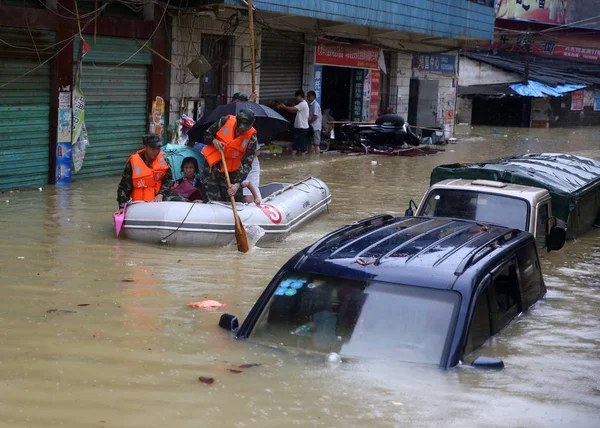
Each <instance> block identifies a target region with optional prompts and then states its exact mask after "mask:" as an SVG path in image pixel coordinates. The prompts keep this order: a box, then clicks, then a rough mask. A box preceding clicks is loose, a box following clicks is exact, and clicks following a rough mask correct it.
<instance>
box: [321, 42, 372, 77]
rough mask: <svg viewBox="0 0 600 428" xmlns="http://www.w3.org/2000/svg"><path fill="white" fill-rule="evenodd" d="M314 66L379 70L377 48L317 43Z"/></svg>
mask: <svg viewBox="0 0 600 428" xmlns="http://www.w3.org/2000/svg"><path fill="white" fill-rule="evenodd" d="M315 64H322V65H333V66H337V67H351V68H367V69H371V70H379V48H375V47H372V46H357V45H343V44H339V43H329V42H325V43H319V44H317V47H316V49H315Z"/></svg>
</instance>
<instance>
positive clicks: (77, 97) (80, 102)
mask: <svg viewBox="0 0 600 428" xmlns="http://www.w3.org/2000/svg"><path fill="white" fill-rule="evenodd" d="M89 50H90V46H89V45H88V44H87V43H86V42H85V40H83V39H81V45H80V46H79V54H78V56H77V71H76V73H75V88H74V92H73V125H72V133H71V141H72V143H73V154H72V158H73V160H74V164H73V169H74V172H77V171H79V170H80V169H81V167H82V166H83V158H84V156H85V148H86V146H87V145H88V144H89V141H88V136H87V130H86V128H85V123H84V119H85V97H84V95H83V92H82V90H81V69H82V63H83V57H84V56H85V54H86V53H87V52H88V51H89Z"/></svg>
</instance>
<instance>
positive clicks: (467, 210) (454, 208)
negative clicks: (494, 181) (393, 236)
mask: <svg viewBox="0 0 600 428" xmlns="http://www.w3.org/2000/svg"><path fill="white" fill-rule="evenodd" d="M419 215H423V216H429V217H452V218H460V219H465V220H475V221H479V222H483V223H492V224H497V225H500V226H506V227H511V228H515V229H520V230H527V227H528V225H527V223H528V222H527V219H528V217H529V206H528V203H527V202H526V201H524V200H523V199H517V198H513V197H510V196H503V195H494V194H491V193H481V192H473V191H470V190H457V189H452V190H450V189H434V190H432V191H431V192H430V193H429V196H428V198H427V200H426V201H425V204H424V208H423V211H422V212H420V213H419Z"/></svg>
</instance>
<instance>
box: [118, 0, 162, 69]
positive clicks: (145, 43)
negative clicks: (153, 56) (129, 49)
mask: <svg viewBox="0 0 600 428" xmlns="http://www.w3.org/2000/svg"><path fill="white" fill-rule="evenodd" d="M170 2H171V0H168V1H167V6H166V7H165V8H164V10H163V13H162V15H161V16H160V20H159V21H158V24H157V25H156V28H155V29H154V31H153V32H152V34H150V37H149V38H148V40H146V41H145V42H144V44H143V45H142V46H140V48H139V49H138V50H137V51H135V52H134V53H132V54H131V55H130V56H129V57H128V58H127V59H125V60H124V61H121V62H120V63H119V64H117V65H115V66H114V67H111V68H109V69H108V70H106V71H107V72H109V71H112V70H114V69H116V68H119V67H120V66H122V65H123V64H125V63H126V62H128V61H129V60H130V59H131V58H133V57H134V56H136V55H137V54H138V53H139V52H140V51H141V50H142V49H144V48H145V47H146V45H147V44H148V42H149V41H150V40H152V38H153V37H154V34H156V31H157V30H158V29H159V27H160V24H162V21H163V19H164V17H165V14H166V13H167V8H168V7H169V3H170Z"/></svg>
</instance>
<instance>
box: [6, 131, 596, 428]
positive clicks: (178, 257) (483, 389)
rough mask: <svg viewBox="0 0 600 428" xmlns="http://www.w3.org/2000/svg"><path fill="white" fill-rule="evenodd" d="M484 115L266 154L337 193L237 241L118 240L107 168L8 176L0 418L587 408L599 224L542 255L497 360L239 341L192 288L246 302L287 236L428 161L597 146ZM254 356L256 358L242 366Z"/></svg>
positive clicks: (40, 422) (455, 414) (442, 416)
mask: <svg viewBox="0 0 600 428" xmlns="http://www.w3.org/2000/svg"><path fill="white" fill-rule="evenodd" d="M492 131H493V130H492V129H491V128H478V129H474V130H472V131H471V135H470V136H468V137H464V138H462V141H461V142H459V143H458V144H455V145H449V146H447V147H446V152H445V153H440V154H437V155H435V156H429V157H418V158H391V157H376V156H369V157H365V156H339V155H334V154H327V155H323V156H321V158H320V159H316V158H310V157H307V158H304V159H294V160H292V159H290V158H287V157H283V158H282V157H274V158H269V159H264V160H263V161H262V162H263V181H264V182H268V181H271V180H277V181H294V180H299V179H301V178H304V177H305V176H307V175H314V176H316V177H319V178H322V179H323V180H324V181H325V182H326V183H327V184H328V185H329V187H330V189H331V192H332V197H333V202H332V204H331V206H330V213H329V214H325V215H323V216H321V217H319V218H318V219H316V220H315V221H314V222H312V223H310V224H308V225H306V227H304V228H303V229H302V230H301V231H300V232H299V233H297V234H295V235H293V236H290V237H289V238H288V239H286V240H285V241H284V242H279V243H272V244H269V245H268V246H266V247H262V248H256V249H254V250H253V251H252V252H251V253H249V254H247V255H243V254H239V253H237V252H236V251H235V249H234V248H233V247H232V248H221V249H189V248H187V249H178V248H171V247H159V246H151V245H140V244H138V243H135V242H130V241H117V240H115V238H114V236H113V234H114V230H113V229H112V224H111V216H110V215H111V213H112V212H113V211H114V209H115V208H116V202H115V189H116V185H117V182H118V178H117V177H112V178H103V179H92V180H87V181H82V182H76V183H74V184H73V185H72V186H71V188H70V189H64V188H53V187H46V188H44V189H43V191H42V192H39V191H37V190H36V191H29V192H23V193H8V192H6V193H4V194H3V195H2V197H3V198H2V200H0V224H1V226H2V240H1V241H0V284H1V285H0V324H1V325H2V326H3V328H2V329H1V330H0V397H2V399H1V400H0V415H2V416H1V417H0V427H5V426H6V427H21V426H23V427H24V426H73V427H80V426H106V427H148V426H164V425H167V424H168V425H170V426H173V427H188V426H189V427H192V426H193V427H197V426H199V425H200V426H237V427H242V426H283V425H290V424H291V425H298V426H308V425H315V426H360V425H364V426H371V425H372V426H415V427H422V426H431V427H434V426H435V427H437V426H489V427H513V426H523V427H531V426H540V427H542V426H543V427H551V426H565V425H568V424H577V426H578V427H593V426H597V416H598V409H599V408H600V386H599V385H600V382H599V380H600V374H599V373H600V346H599V345H600V321H599V318H598V313H600V282H599V281H598V276H597V272H598V270H599V268H600V262H599V261H598V260H599V258H600V231H593V232H591V233H589V234H587V235H586V236H584V237H583V238H581V239H579V240H577V241H576V242H572V243H569V244H568V245H567V247H566V249H565V251H562V252H559V253H552V254H549V255H544V257H543V261H542V264H543V268H544V273H545V280H546V283H547V286H548V294H547V297H546V299H545V300H544V301H542V302H540V303H538V304H537V305H536V306H534V308H533V309H532V310H531V311H530V312H529V313H527V314H525V315H522V316H521V317H520V318H519V319H518V321H517V322H516V323H514V324H513V325H511V326H510V327H509V328H508V329H506V330H505V331H504V332H502V333H501V334H500V335H499V336H498V337H497V338H495V339H493V340H492V341H491V343H489V344H487V345H486V346H485V347H484V349H483V350H482V353H483V354H485V355H492V356H498V357H501V358H503V359H504V360H505V363H506V364H507V368H506V369H505V370H504V371H501V372H486V371H481V370H474V369H471V368H469V367H458V368H457V369H455V370H451V371H447V372H444V371H440V370H437V369H431V368H430V367H428V366H419V365H413V364H400V363H398V364H395V363H394V364H389V363H385V362H381V361H377V360H374V361H355V362H347V363H344V364H342V365H341V366H338V367H336V366H332V365H328V364H327V363H326V358H325V356H315V355H306V354H303V353H301V352H294V351H291V350H286V349H278V348H272V347H266V346H263V345H259V344H253V343H248V342H235V341H233V340H231V338H230V337H229V335H228V334H227V333H226V332H224V331H222V330H219V329H218V327H217V321H218V318H219V316H220V314H221V313H222V311H221V312H219V311H216V312H200V311H197V310H193V309H189V308H187V307H186V306H185V304H186V303H188V302H189V301H196V300H202V299H216V300H219V301H222V302H224V303H226V304H227V306H226V308H225V309H226V310H227V311H228V312H232V313H235V314H237V315H238V316H240V317H242V318H243V317H244V316H245V315H246V314H247V313H248V311H249V310H250V308H251V306H252V304H253V303H254V301H255V300H256V299H257V297H258V296H259V295H260V293H261V292H262V290H263V288H264V286H265V285H266V284H267V282H268V281H269V280H270V279H271V277H272V276H273V275H274V274H275V272H276V271H277V270H278V268H279V267H280V266H281V265H282V264H283V263H284V262H285V261H286V260H287V259H288V258H289V257H291V256H292V255H293V254H294V253H295V252H297V251H298V250H300V249H302V248H304V247H305V246H307V245H308V244H310V243H311V242H313V241H314V240H316V239H318V238H319V237H321V236H322V235H324V234H325V233H327V232H330V231H332V230H334V229H335V228H338V227H340V226H342V225H344V224H347V223H349V222H352V221H355V220H357V219H360V218H364V217H366V216H370V215H373V214H377V213H381V212H392V213H395V214H401V213H403V212H404V210H405V209H406V207H407V206H408V202H409V200H410V199H415V200H417V201H418V200H419V198H420V197H421V195H422V194H423V192H424V190H425V189H426V188H427V183H428V175H429V172H430V171H431V169H432V168H433V167H434V166H435V165H437V164H440V163H450V162H472V161H479V160H485V159H489V158H494V157H500V156H506V155H512V154H520V153H527V152H531V153H533V152H539V151H546V152H554V151H565V152H570V153H575V154H580V155H583V156H589V157H593V158H600V149H598V147H599V146H598V142H599V141H600V130H599V129H583V130H582V129H577V130H511V129H507V130H504V129H500V130H499V131H500V132H501V134H500V135H494V134H493V132H492ZM504 134H506V135H507V137H504V136H503V135H504ZM372 160H376V161H377V162H378V164H377V165H375V166H373V165H371V161H372ZM7 201H8V202H7ZM53 309H56V311H54V310H53ZM48 311H50V312H48ZM390 334H393V332H390ZM248 363H257V364H261V365H260V366H253V367H249V368H240V367H239V366H240V365H243V364H248ZM231 370H233V371H231ZM240 371H241V373H240ZM199 376H206V377H212V378H214V379H215V382H214V383H213V384H212V385H206V384H204V383H200V382H198V377H199Z"/></svg>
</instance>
